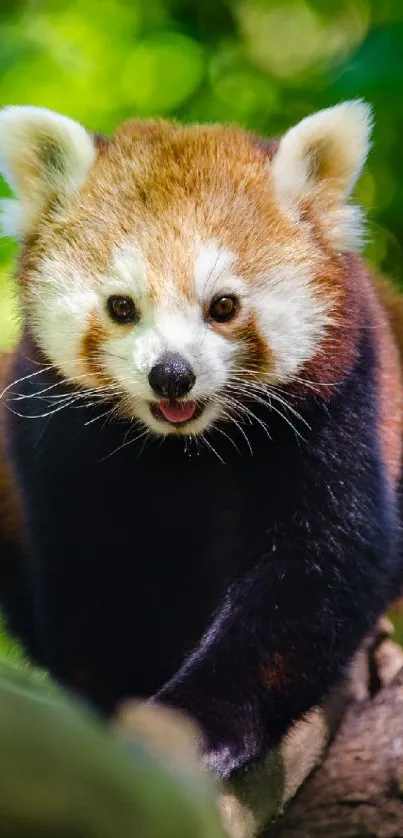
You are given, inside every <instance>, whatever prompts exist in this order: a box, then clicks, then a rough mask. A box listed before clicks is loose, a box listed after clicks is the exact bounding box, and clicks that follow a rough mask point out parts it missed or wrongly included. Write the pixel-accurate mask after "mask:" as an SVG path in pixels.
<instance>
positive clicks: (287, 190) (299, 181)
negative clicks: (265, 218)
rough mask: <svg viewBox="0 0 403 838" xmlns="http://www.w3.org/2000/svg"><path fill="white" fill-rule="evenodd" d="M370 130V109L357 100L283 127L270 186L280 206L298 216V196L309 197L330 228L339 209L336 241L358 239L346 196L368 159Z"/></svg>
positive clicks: (348, 242) (350, 242)
mask: <svg viewBox="0 0 403 838" xmlns="http://www.w3.org/2000/svg"><path fill="white" fill-rule="evenodd" d="M371 130H372V114H371V109H370V107H369V105H367V104H366V103H365V102H362V101H360V100H357V101H352V102H344V103H343V104H341V105H336V107H333V108H328V109H326V110H323V111H318V113H316V114H313V116H309V117H307V118H306V119H303V120H302V121H301V122H300V123H299V124H298V125H296V126H295V127H294V128H291V129H290V130H289V131H287V133H286V134H285V135H284V136H283V138H282V139H281V140H280V143H279V147H278V150H277V152H276V154H275V156H274V158H273V161H272V174H273V182H274V187H275V191H276V195H277V199H278V200H279V202H280V204H281V205H282V208H283V209H284V211H285V212H286V213H287V214H288V215H290V217H292V218H294V219H295V220H297V219H298V215H299V208H300V205H301V201H303V200H306V199H313V200H315V201H316V202H317V205H318V208H319V209H320V211H321V212H324V213H325V214H326V218H325V220H327V221H328V222H329V223H330V229H331V224H332V219H331V216H332V213H336V214H337V229H336V228H335V231H334V233H335V236H336V238H337V239H339V240H340V239H341V241H339V244H341V245H342V244H343V239H345V241H344V244H345V245H347V246H350V247H353V246H354V244H355V243H359V242H360V240H361V225H360V221H359V216H360V214H359V212H358V211H357V210H356V209H355V208H352V207H350V206H348V204H347V200H348V198H349V195H350V193H351V190H352V189H353V187H354V184H355V183H356V181H357V179H358V177H359V175H360V173H361V171H362V168H363V166H364V163H365V161H366V158H367V154H368V151H369V146H370V135H371ZM343 207H344V209H345V223H343ZM353 209H355V216H356V222H355V223H353V219H352V212H351V210H353ZM334 221H335V224H336V217H335V218H334ZM351 225H352V226H351ZM349 226H350V231H349V232H348V230H347V228H348V227H349ZM353 228H354V229H353Z"/></svg>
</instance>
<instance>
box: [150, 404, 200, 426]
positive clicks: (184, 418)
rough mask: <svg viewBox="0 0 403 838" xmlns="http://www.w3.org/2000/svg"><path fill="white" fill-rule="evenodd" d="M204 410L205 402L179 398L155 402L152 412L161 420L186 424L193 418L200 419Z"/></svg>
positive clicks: (172, 423)
mask: <svg viewBox="0 0 403 838" xmlns="http://www.w3.org/2000/svg"><path fill="white" fill-rule="evenodd" d="M203 410H204V405H203V404H198V403H197V402H195V401H187V402H180V401H178V399H169V400H167V401H160V402H153V403H152V404H151V413H152V414H153V416H154V418H155V419H158V420H159V421H160V422H169V423H170V424H171V425H184V424H185V423H186V422H191V421H192V419H198V417H199V416H200V415H201V414H202V412H203Z"/></svg>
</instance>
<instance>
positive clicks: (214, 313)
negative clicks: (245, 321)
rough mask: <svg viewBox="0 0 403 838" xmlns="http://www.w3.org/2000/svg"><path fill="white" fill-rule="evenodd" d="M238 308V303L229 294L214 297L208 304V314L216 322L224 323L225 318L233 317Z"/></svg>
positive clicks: (230, 318)
mask: <svg viewBox="0 0 403 838" xmlns="http://www.w3.org/2000/svg"><path fill="white" fill-rule="evenodd" d="M238 308H239V303H238V300H237V298H236V297H232V296H229V295H225V296H224V297H216V298H215V300H213V301H212V303H211V305H210V308H209V315H210V317H211V319H212V320H215V321H216V322H217V323H226V322H227V320H232V318H233V317H235V315H236V313H237V311H238Z"/></svg>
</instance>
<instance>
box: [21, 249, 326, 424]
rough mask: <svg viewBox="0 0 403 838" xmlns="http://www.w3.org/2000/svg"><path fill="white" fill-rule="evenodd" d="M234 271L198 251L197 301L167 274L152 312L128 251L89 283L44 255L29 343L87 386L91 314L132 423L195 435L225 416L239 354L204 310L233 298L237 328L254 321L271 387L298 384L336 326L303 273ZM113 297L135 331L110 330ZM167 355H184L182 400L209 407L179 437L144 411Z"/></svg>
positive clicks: (81, 272) (274, 268) (134, 255)
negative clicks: (127, 305)
mask: <svg viewBox="0 0 403 838" xmlns="http://www.w3.org/2000/svg"><path fill="white" fill-rule="evenodd" d="M236 261H237V255H236V254H235V253H232V252H231V251H229V250H228V249H226V248H224V247H221V246H220V244H219V243H218V242H215V241H207V242H204V243H201V244H200V245H198V246H197V248H195V256H194V274H193V282H194V299H193V300H192V299H190V300H189V299H188V298H187V297H186V298H185V297H184V296H183V295H180V292H179V290H178V287H177V286H175V283H174V278H173V277H170V276H169V274H168V276H167V282H166V295H165V296H164V298H163V299H161V300H160V301H159V302H156V301H155V300H154V299H153V297H152V295H151V294H150V293H149V283H150V276H149V275H148V274H147V271H148V270H149V268H148V267H147V265H146V263H145V262H144V259H143V256H142V254H141V252H140V251H139V248H138V247H137V245H136V244H135V243H134V242H133V241H129V240H128V241H126V242H124V243H122V244H121V245H120V246H119V247H118V248H116V250H115V251H114V254H113V258H112V261H111V266H110V269H109V270H108V273H107V275H105V276H95V275H91V273H90V269H89V266H88V268H87V269H86V268H85V266H84V265H79V264H78V263H74V261H72V260H71V259H70V260H67V259H63V258H62V257H61V256H57V255H55V254H54V255H48V256H47V257H46V260H45V261H44V263H43V265H42V266H41V270H40V273H38V277H37V278H35V279H34V278H33V281H32V282H31V286H30V288H31V291H30V294H31V317H32V324H33V329H34V333H35V335H36V336H37V339H38V341H39V343H40V345H41V346H42V348H43V349H44V350H45V352H46V354H47V355H48V357H49V358H50V359H51V360H52V361H53V362H55V363H57V365H58V366H59V368H60V370H61V371H62V372H63V373H64V374H65V375H67V376H69V377H70V376H71V377H75V376H76V377H77V376H83V378H81V379H80V383H82V384H84V383H87V382H86V379H85V370H86V367H85V365H83V364H80V360H79V359H80V353H81V352H82V347H83V339H84V337H85V334H86V331H87V329H88V324H89V321H90V318H91V316H93V315H94V312H95V313H97V315H98V317H99V320H100V323H102V324H103V327H104V329H105V333H106V335H107V336H106V338H105V340H104V342H103V344H102V346H101V347H100V352H101V361H102V365H103V367H104V369H105V371H106V372H107V373H108V375H109V376H111V377H112V378H113V380H114V381H115V382H116V384H117V385H120V388H121V391H122V393H123V394H124V395H125V400H126V403H127V404H130V405H131V407H130V408H129V409H130V410H132V413H133V416H135V417H138V418H140V419H141V420H142V421H143V422H144V423H145V424H146V425H147V426H148V427H149V428H151V429H152V430H154V431H155V432H157V433H161V434H167V433H191V434H196V433H201V432H203V430H205V429H206V427H209V426H211V424H212V423H214V420H216V419H217V418H218V416H219V415H220V409H221V410H222V409H223V408H222V405H221V408H220V396H221V398H222V393H223V388H224V387H225V384H226V383H227V381H228V378H229V376H230V375H231V374H232V372H233V369H234V363H235V365H236V363H237V358H239V350H240V349H242V343H241V342H238V340H237V339H236V338H233V337H231V335H230V334H229V336H228V337H226V336H225V334H221V333H220V332H219V331H217V330H216V329H214V327H212V325H211V324H210V323H209V321H208V320H206V318H205V311H206V307H207V306H208V305H209V303H210V302H211V299H212V298H213V297H214V296H216V295H218V294H228V293H234V294H236V295H237V296H238V297H239V300H240V303H241V307H240V313H239V320H240V322H242V319H244V320H245V321H246V320H248V319H250V317H252V318H253V319H254V321H255V322H256V324H257V328H258V331H259V333H260V335H261V336H262V337H263V338H264V339H265V340H266V341H267V344H268V347H269V349H270V357H271V358H272V366H271V368H270V371H269V372H268V373H267V381H268V382H273V383H277V382H280V383H281V382H284V381H288V380H290V379H292V377H293V376H295V375H297V374H298V371H299V369H300V368H301V367H302V366H303V364H304V363H305V362H306V361H307V360H309V359H310V358H311V357H312V356H313V355H314V354H315V353H316V352H317V349H318V345H319V344H320V341H321V340H322V338H323V335H324V333H325V331H326V328H327V326H328V325H329V323H330V322H331V319H332V300H331V299H329V298H328V299H327V300H326V301H324V300H323V299H321V298H320V297H319V296H318V294H317V291H316V289H315V286H314V283H313V281H312V278H311V271H310V270H309V265H305V266H303V265H302V264H300V265H293V264H290V263H289V264H286V263H279V264H278V265H273V264H270V263H269V259H268V268H267V272H265V273H264V275H258V276H256V277H255V278H254V279H248V281H243V280H242V278H241V277H240V276H237V274H236V272H235V266H236ZM311 269H312V266H311ZM111 294H122V295H125V296H131V297H132V298H133V300H134V303H135V305H136V307H137V309H138V312H139V320H138V322H136V323H134V324H133V325H132V326H124V327H122V326H119V325H117V324H116V323H113V322H112V321H111V320H110V316H109V314H108V311H107V305H106V303H107V299H108V296H109V295H111ZM237 317H238V315H237ZM167 352H175V353H177V354H179V355H181V356H182V357H183V358H184V360H185V361H187V363H188V364H189V365H190V366H191V367H192V369H193V371H194V373H195V376H196V382H195V385H194V387H193V389H192V391H191V392H190V393H189V395H188V398H189V399H196V400H202V401H204V400H207V406H206V408H205V409H204V411H203V413H202V414H201V416H200V417H199V418H198V419H195V420H194V421H191V422H189V423H187V425H186V427H185V428H184V429H183V430H182V429H181V427H180V426H179V425H178V426H173V425H169V424H168V423H163V422H160V421H158V419H156V418H155V417H154V416H153V415H152V413H151V410H150V406H151V403H152V402H155V401H158V397H157V396H156V395H155V394H154V392H153V390H152V388H151V386H150V383H149V378H148V377H149V373H150V370H151V369H152V367H153V366H154V365H155V364H156V363H158V361H159V359H160V358H161V357H162V356H163V355H164V354H165V353H167ZM243 363H245V362H244V361H243ZM88 383H91V382H88Z"/></svg>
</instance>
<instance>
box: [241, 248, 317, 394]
mask: <svg viewBox="0 0 403 838" xmlns="http://www.w3.org/2000/svg"><path fill="white" fill-rule="evenodd" d="M259 284H260V290H259V291H258V290H257V291H256V292H255V296H254V302H255V304H256V312H257V321H258V324H259V331H260V332H261V334H262V337H264V338H265V339H266V341H267V345H268V346H269V347H270V350H271V355H272V361H273V367H272V369H271V372H270V378H271V379H273V380H274V382H276V381H278V382H285V381H289V380H290V379H292V377H293V376H294V375H297V374H298V371H299V370H300V368H301V367H302V366H303V364H305V363H306V362H307V361H308V360H310V359H311V358H312V356H313V355H315V353H316V352H317V350H318V346H319V345H320V342H321V340H322V339H323V336H324V334H325V332H326V329H327V327H328V326H329V325H330V324H331V322H332V308H333V301H332V299H331V298H330V297H328V298H327V299H326V300H324V299H323V298H320V297H319V296H318V293H317V290H316V289H315V286H314V283H313V281H312V277H311V276H310V274H309V272H308V270H307V269H306V268H305V269H304V268H303V267H302V266H300V265H284V264H279V265H277V266H273V265H272V266H270V269H269V270H268V272H267V274H265V276H264V277H262V278H261V279H260V283H257V287H258V286H259ZM262 286H263V287H262Z"/></svg>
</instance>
